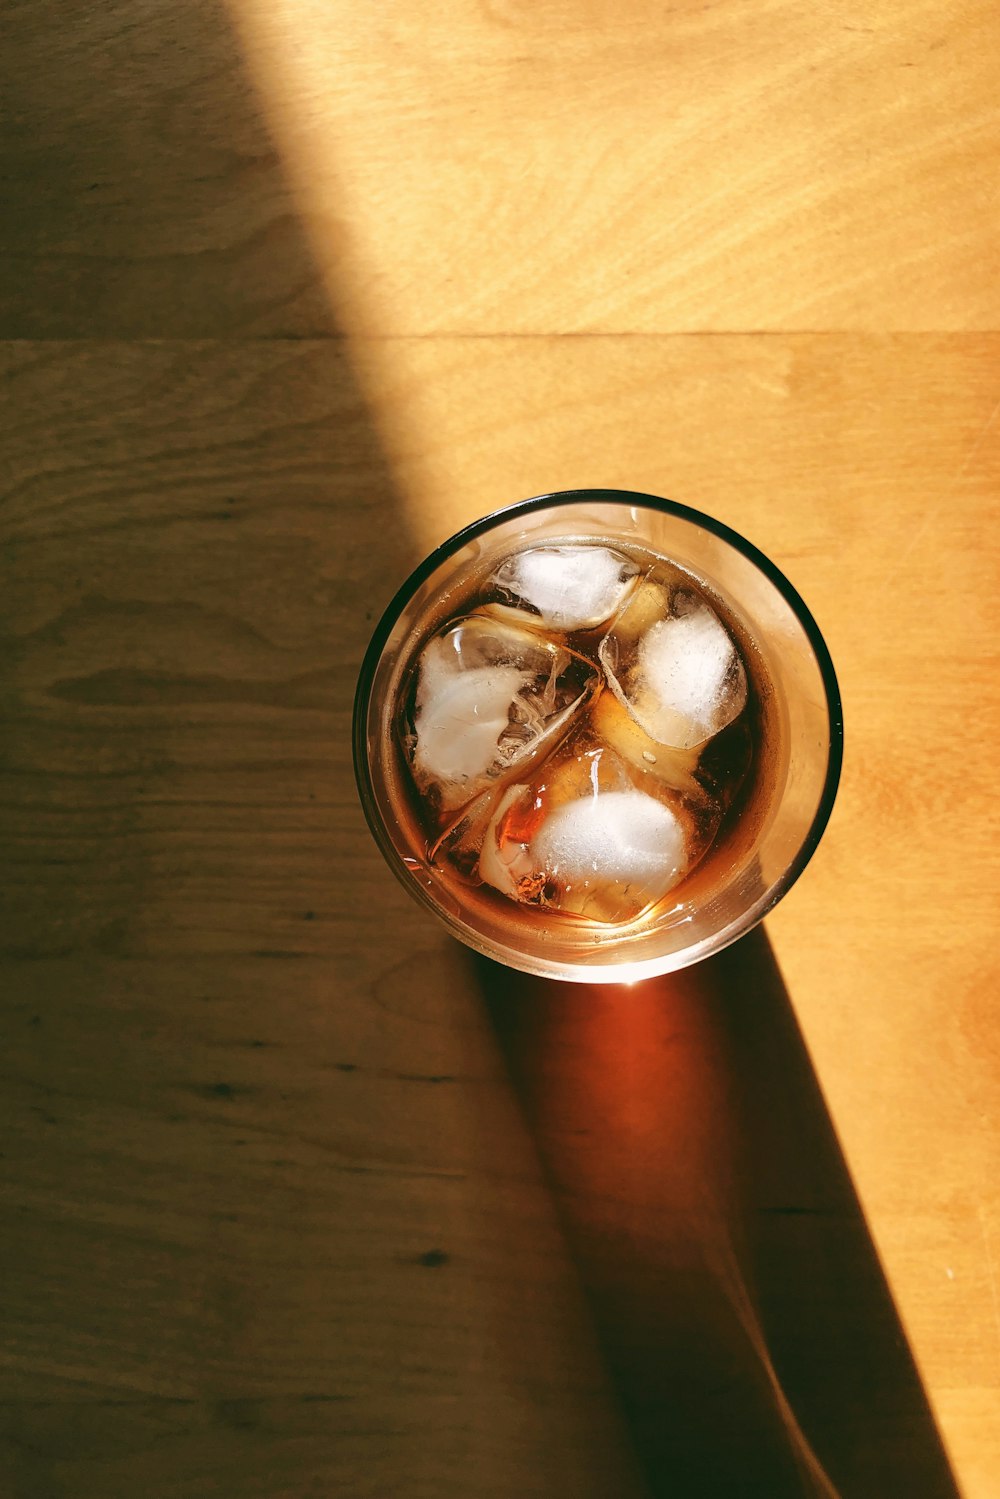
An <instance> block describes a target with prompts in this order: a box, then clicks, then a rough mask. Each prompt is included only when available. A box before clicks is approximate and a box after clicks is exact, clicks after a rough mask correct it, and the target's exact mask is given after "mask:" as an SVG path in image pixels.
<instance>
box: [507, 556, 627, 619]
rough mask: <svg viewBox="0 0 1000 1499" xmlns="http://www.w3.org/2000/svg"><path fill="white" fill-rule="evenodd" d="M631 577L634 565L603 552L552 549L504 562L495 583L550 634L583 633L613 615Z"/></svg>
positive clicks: (618, 606) (619, 557)
mask: <svg viewBox="0 0 1000 1499" xmlns="http://www.w3.org/2000/svg"><path fill="white" fill-rule="evenodd" d="M636 574H637V568H636V566H635V563H634V562H632V561H631V560H630V559H629V558H628V557H624V556H622V555H621V553H619V552H613V551H611V550H610V549H609V548H608V547H596V546H551V547H533V548H532V549H531V550H530V551H526V552H518V553H517V554H516V555H515V556H513V557H510V558H508V560H507V561H506V562H505V563H504V564H503V566H502V567H500V568H499V569H498V571H497V574H496V581H497V582H498V583H499V584H500V586H501V587H502V588H505V589H506V590H507V591H508V592H509V593H512V594H514V595H515V597H516V598H518V599H521V600H522V601H523V602H524V603H525V604H528V605H529V606H530V607H531V608H532V609H535V610H537V612H538V614H539V615H541V618H542V621H543V622H544V623H545V624H548V625H551V626H552V627H553V629H556V630H583V629H589V628H591V627H593V626H595V625H599V624H602V623H603V622H604V621H605V620H608V619H610V618H611V617H612V615H613V614H615V613H617V611H618V609H619V608H620V607H621V604H622V602H623V600H624V598H625V596H626V594H627V593H628V591H629V589H630V588H631V587H632V584H633V581H634V579H635V577H636Z"/></svg>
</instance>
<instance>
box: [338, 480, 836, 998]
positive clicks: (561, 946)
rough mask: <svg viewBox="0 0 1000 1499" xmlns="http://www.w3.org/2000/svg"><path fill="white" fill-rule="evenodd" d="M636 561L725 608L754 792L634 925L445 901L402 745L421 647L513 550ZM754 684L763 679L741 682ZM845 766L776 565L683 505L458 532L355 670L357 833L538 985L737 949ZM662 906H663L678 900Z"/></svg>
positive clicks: (629, 507)
mask: <svg viewBox="0 0 1000 1499" xmlns="http://www.w3.org/2000/svg"><path fill="white" fill-rule="evenodd" d="M580 542H590V543H596V544H600V545H606V546H610V547H614V546H616V544H619V545H621V546H622V547H623V548H624V549H625V550H626V551H631V552H632V554H633V555H635V551H636V549H637V548H641V549H643V550H644V551H646V552H650V553H653V554H655V555H657V556H660V557H662V558H664V559H666V560H667V561H669V562H670V563H672V564H674V565H675V566H677V567H679V568H681V569H682V570H683V571H685V572H687V573H689V574H690V575H691V576H692V577H693V579H694V580H695V582H696V583H698V584H700V585H701V586H702V588H703V589H704V590H706V591H707V593H708V595H709V597H711V595H713V594H714V595H716V596H717V597H718V598H720V599H721V600H722V601H723V603H724V605H725V607H726V610H727V611H728V613H729V614H730V615H731V616H732V618H733V620H734V621H735V622H736V624H737V625H738V627H739V629H740V633H741V634H743V635H744V637H745V638H746V639H747V640H748V641H749V642H750V643H751V646H752V649H753V650H754V651H755V652H756V653H757V657H758V660H759V664H760V670H759V682H760V683H762V684H763V692H762V697H763V702H762V705H761V713H760V725H759V726H760V731H761V732H760V738H759V742H758V743H757V745H756V747H755V768H754V774H753V778H752V784H751V786H750V788H749V791H748V792H747V794H746V796H745V797H744V798H743V799H742V802H741V804H740V806H739V809H738V813H737V815H736V816H735V817H734V818H733V819H732V821H731V824H730V825H729V826H728V828H727V829H726V831H725V835H724V837H723V838H722V839H721V841H720V844H719V846H718V847H713V849H712V850H711V852H710V854H709V855H708V857H707V858H706V859H704V860H703V861H702V862H701V863H700V864H699V865H697V866H696V867H695V869H694V870H693V871H692V873H691V874H689V875H688V876H687V878H686V879H685V880H684V881H683V883H682V884H681V885H680V886H678V887H677V891H676V895H677V897H678V898H677V899H676V900H673V899H672V900H670V901H667V902H665V903H661V905H660V907H659V908H654V909H653V910H652V911H651V912H650V913H648V914H646V915H644V916H643V917H642V918H640V919H639V920H637V921H634V922H631V923H628V924H624V925H622V926H610V925H609V926H601V925H599V924H598V923H592V922H586V921H580V920H575V919H572V918H567V917H564V916H560V915H559V914H558V913H554V912H548V911H542V910H540V909H538V908H536V907H531V906H523V905H519V904H517V903H516V902H514V901H509V900H504V899H503V898H497V897H496V896H495V895H493V896H492V898H486V897H485V896H484V895H483V893H482V892H477V891H476V890H475V889H474V888H472V887H469V888H468V889H467V890H466V889H463V888H462V887H461V886H460V885H456V883H455V881H454V880H448V879H445V878H443V877H442V871H441V868H440V866H439V865H437V864H436V863H435V862H434V861H433V860H432V859H431V858H430V857H429V854H428V843H427V837H426V833H425V832H424V830H423V828H422V827H421V824H420V819H419V816H418V814H417V812H416V810H415V806H414V792H413V788H412V782H411V780H410V775H409V769H408V767H407V765H406V763H405V757H404V753H403V748H402V745H401V743H400V736H399V732H398V723H399V717H400V698H401V692H402V690H403V686H404V682H405V680H406V678H407V674H408V670H409V668H410V667H411V665H412V662H413V659H414V656H415V654H416V652H417V651H418V650H419V648H420V646H421V645H422V643H423V642H424V641H425V640H426V639H427V638H428V636H429V635H430V634H431V633H433V631H434V630H436V629H438V628H439V627H440V626H441V625H443V624H444V623H445V622H446V621H447V620H449V619H450V618H452V617H454V616H455V615H456V614H458V613H460V612H461V611H462V606H463V603H464V601H465V598H466V596H467V594H468V593H469V591H470V588H472V587H474V586H475V582H476V580H477V579H478V580H481V579H484V578H485V577H487V576H488V575H489V573H490V572H491V571H492V570H493V569H494V568H495V567H496V566H497V565H499V564H500V563H501V562H502V561H503V560H504V559H505V558H507V557H509V556H510V555H511V553H513V552H516V551H518V550H520V549H523V548H524V547H526V546H539V545H557V544H570V543H580ZM754 675H755V676H756V675H758V674H756V673H754ZM842 750H843V726H842V713H841V704H840V696H839V692H838V688H837V679H836V675H835V673H834V668H833V663H832V661H831V659H830V653H829V651H828V650H827V647H826V645H825V643H824V641H823V638H822V636H821V634H820V632H819V629H818V627H817V625H816V623H815V621H814V620H813V617H812V615H811V614H810V613H809V610H808V609H807V607H806V605H805V604H804V602H803V601H802V599H801V598H800V597H799V595H798V594H797V593H796V591H795V589H794V588H793V587H792V585H791V583H789V581H788V579H787V578H786V577H785V576H784V575H783V574H782V573H781V572H780V571H779V570H778V568H776V567H775V566H774V564H773V563H772V562H770V561H768V559H767V558H766V557H765V556H764V555H763V554H762V553H761V552H760V551H758V550H757V548H756V547H755V546H753V545H752V544H751V543H750V542H749V541H747V540H746V539H745V538H744V537H742V536H740V535H739V534H738V533H737V532H735V531H733V530H732V529H731V528H730V527H729V526H726V525H723V524H722V523H721V522H720V521H718V520H714V519H713V518H712V517H711V516H708V515H703V514H701V513H700V512H699V511H697V510H693V509H690V508H689V507H688V506H686V505H679V504H675V503H674V502H673V501H670V500H664V499H658V498H657V497H656V496H654V495H647V494H635V493H632V492H630V491H625V490H607V489H578V490H570V491H566V492H563V493H559V494H547V495H540V496H538V497H537V498H535V499H530V500H523V501H521V502H520V503H518V504H514V505H510V506H508V507H506V508H504V509H502V510H498V511H496V512H494V513H493V514H492V515H488V516H486V517H485V518H483V519H482V520H477V521H475V522H474V523H473V524H472V525H470V526H466V527H465V529H464V530H462V531H459V532H458V533H457V534H456V535H455V536H452V537H451V538H450V540H448V541H446V542H444V543H443V545H441V546H439V547H438V548H437V550H436V551H434V552H432V553H431V555H430V556H429V557H427V558H426V559H425V560H424V561H423V562H422V563H421V564H420V566H419V567H418V568H417V569H416V571H415V572H414V573H413V574H412V575H411V576H410V577H409V578H408V579H407V580H406V582H405V583H404V584H403V586H402V587H401V588H400V590H399V592H398V593H397V594H396V596H395V598H394V599H393V600H392V602H391V603H390V605H389V607H388V608H387V610H386V611H385V614H384V615H383V617H382V619H381V620H380V622H379V624H378V626H377V628H376V630H375V633H374V635H373V637H372V640H371V643H370V645H369V647H368V651H367V653H366V655H365V658H364V662H363V665H362V668H361V674H360V677H359V681H358V688H357V694H356V698H355V706H354V764H355V773H356V776H357V782H358V789H359V792H360V796H361V802H362V806H363V808H364V812H365V816H366V818H367V820H368V824H369V826H370V828H371V831H372V833H373V835H374V837H375V840H376V842H377V844H378V846H379V848H380V849H381V851H382V854H383V855H384V857H385V859H386V861H387V863H388V864H389V867H390V868H391V869H392V871H393V873H394V874H395V875H396V876H397V877H398V878H399V879H400V881H401V882H402V883H403V885H404V886H405V887H406V889H407V890H408V891H409V892H410V894H411V895H412V896H414V897H415V898H416V900H418V901H419V902H420V903H421V904H422V905H424V906H425V907H426V908H427V909H428V910H429V911H430V912H432V913H433V914H434V916H436V917H437V918H438V919H439V920H440V921H442V922H443V923H444V924H445V926H446V927H447V928H448V930H449V931H450V932H451V933H452V934H453V935H454V936H455V937H457V938H458V939H459V940H460V941H462V942H465V943H466V944H468V946H469V947H472V948H474V949H475V950H476V951H477V952H480V953H484V954H485V955H487V956H488V957H490V958H493V959H496V960H497V961H499V962H501V963H505V964H508V965H509V966H510V967H513V968H519V969H522V970H523V971H524V972H526V973H532V974H536V975H539V976H542V977H548V978H558V979H568V980H577V981H581V982H588V983H602V982H603V983H628V982H635V981H637V980H640V979H643V978H647V977H651V976H653V975H655V974H662V973H668V972H670V971H672V970H674V969H678V968H683V967H685V966H687V965H688V964H691V963H695V962H698V961H699V960H701V959H702V958H706V957H708V956H709V955H710V954H712V953H716V952H718V951H719V950H720V949H721V948H723V947H726V946H728V945H729V943H731V942H735V941H736V939H737V938H738V937H741V936H742V935H743V934H744V933H745V932H747V931H749V930H750V928H751V927H753V926H755V925H756V923H757V922H759V921H760V920H761V919H762V917H764V916H765V915H766V914H767V912H768V911H770V910H771V909H772V908H773V907H774V906H775V904H776V903H777V902H778V901H779V900H780V899H781V897H782V896H783V895H784V894H785V893H786V892H787V891H788V890H789V889H790V887H791V886H792V884H793V883H794V881H795V880H796V879H797V878H798V876H799V875H800V874H801V873H802V870H803V869H804V868H805V866H806V864H807V863H808V861H809V858H810V856H811V855H812V853H813V851H814V849H815V848H816V845H817V844H818V842H819V840H820V837H821V835H822V833H823V829H824V828H825V826H826V823H827V820H828V819H829V816H830V812H831V810H832V807H833V802H834V798H835V796H836V791H837V783H838V780H839V776H840V766H841V759H842ZM673 894H674V892H672V893H671V895H672V896H673Z"/></svg>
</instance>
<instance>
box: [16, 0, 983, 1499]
mask: <svg viewBox="0 0 1000 1499" xmlns="http://www.w3.org/2000/svg"><path fill="white" fill-rule="evenodd" d="M3 35H4V43H3V49H2V68H3V73H4V80H3V89H2V98H3V110H4V120H3V133H2V145H0V151H2V173H0V175H2V178H3V186H4V199H5V203H4V209H3V216H2V223H0V261H2V269H0V337H2V338H3V339H4V340H5V342H4V343H3V347H2V350H0V357H2V361H3V371H4V374H3V386H2V390H3V395H4V422H3V429H2V435H0V499H2V515H0V526H2V529H0V569H2V575H0V631H2V637H0V717H2V730H0V733H2V739H0V823H2V826H0V836H2V847H3V901H2V911H0V943H2V951H3V961H2V967H0V986H2V991H3V1005H2V1010H0V1025H2V1048H0V1076H2V1081H0V1121H2V1129H0V1134H2V1139H0V1149H2V1163H0V1164H2V1172H0V1180H2V1185H3V1218H2V1233H0V1303H2V1316H0V1328H2V1332H0V1495H2V1496H3V1499H8V1496H10V1499H90V1496H95V1499H97V1496H100V1499H136V1496H143V1499H161V1496H162V1499H166V1496H177V1499H180V1496H183V1499H200V1496H206V1499H207V1496H210V1495H211V1496H213V1499H214V1496H220V1495H224V1496H230V1495H232V1496H238V1499H254V1496H268V1499H277V1496H281V1499H298V1496H306V1495H323V1496H329V1495H343V1496H350V1499H364V1496H372V1499H397V1496H398V1499H487V1496H489V1499H529V1496H532V1499H533V1496H538V1499H638V1496H641V1495H647V1496H656V1499H659V1496H665V1495H677V1496H684V1499H686V1496H695V1495H710V1496H716V1495H723V1496H729V1495H732V1496H735V1499H743V1496H754V1495H757V1494H761V1495H764V1496H768V1499H783V1496H785V1495H789V1496H792V1495H799V1494H819V1495H833V1494H839V1495H842V1496H845V1499H855V1496H856V1499H883V1496H885V1499H896V1496H897V1495H903V1494H906V1495H919V1496H924V1495H927V1496H938V1495H946V1494H954V1493H955V1492H956V1491H960V1492H961V1493H963V1494H965V1495H967V1496H969V1499H994V1496H996V1495H997V1494H998V1493H1000V1300H998V1297H1000V1282H998V1277H1000V1239H998V1235H1000V1194H998V1181H1000V1159H998V1156H1000V1152H998V1125H997V1121H998V1116H1000V1049H998V1040H997V1037H998V1033H1000V1032H998V1025H997V1010H996V1005H997V974H996V964H995V960H994V951H995V945H996V938H997V924H996V904H995V897H996V873H997V860H996V854H995V846H996V826H997V823H996V812H995V805H996V750H995V746H996V742H997V718H996V712H995V708H996V692H995V688H994V679H993V676H992V675H991V671H990V667H991V664H992V650H993V636H991V631H992V632H994V634H995V630H996V624H997V613H996V605H995V601H996V591H997V575H996V567H995V560H996V541H995V531H994V528H995V526H996V523H997V510H996V505H995V496H996V490H997V480H998V477H1000V422H998V420H997V412H998V401H1000V366H998V356H1000V333H998V331H997V330H998V329H1000V282H998V279H997V249H998V238H1000V236H998V228H997V214H996V172H997V160H998V152H997V147H998V139H997V137H998V134H1000V116H998V114H997V111H996V105H995V74H996V58H997V55H998V45H1000V12H998V11H997V8H996V7H995V6H994V5H991V4H987V3H986V0H955V3H954V4H952V5H949V6H945V5H943V4H940V3H939V4H918V5H917V6H911V5H903V4H902V3H899V0H896V3H889V0H873V3H872V4H871V5H869V6H867V7H865V8H864V9H863V10H859V9H858V8H857V7H847V6H846V5H844V4H841V3H838V0H824V3H823V4H822V5H816V6H795V5H791V4H785V3H778V4H775V5H768V6H761V5H759V4H756V3H751V0H721V3H718V4H715V5H701V4H697V5H687V4H681V5H677V6H670V7H667V6H663V5H658V4H653V3H651V0H634V3H632V4H630V5H626V6H621V5H611V4H609V3H606V0H575V3H573V0H551V3H547V4H546V3H537V0H536V3H529V0H482V3H480V4H478V5H475V4H471V3H470V4H462V3H458V0H451V3H446V0H431V3H430V4H425V5H417V4H416V3H410V0H399V3H397V4H393V5H386V6H369V7H359V6H356V5H349V4H347V3H346V0H327V3H326V4H324V5H319V4H313V5H307V4H305V3H303V0H299V3H291V0H289V3H281V0H229V5H228V8H225V7H223V6H221V5H220V4H219V3H218V0H197V3H196V0H163V3H162V4H160V5H157V6H140V5H139V4H138V3H137V0H102V3H100V4H97V5H94V6H85V7H81V6H71V5H69V4H68V3H64V0H63V3H61V0H32V3H31V4H27V3H18V0H10V3H8V4H7V5H6V7H5V8H4V20H3ZM581 484H591V485H609V486H617V487H629V488H635V489H641V490H648V491H652V492H653V493H660V494H667V495H670V496H672V497H674V498H675V499H678V500H682V501H685V502H687V503H691V504H694V505H696V506H699V507H701V508H704V509H706V510H708V511H710V512H712V513H713V514H715V515H718V516H720V517H721V518H723V519H724V520H726V521H728V522H730V523H731V524H733V525H734V526H735V527H736V528H737V529H738V530H740V531H742V532H744V533H745V534H747V535H748V536H750V537H751V538H752V539H753V540H754V541H755V542H756V543H757V544H758V545H759V546H760V547H761V548H763V549H764V550H765V551H766V552H767V553H769V555H770V556H771V557H773V558H774V559H775V561H776V562H777V563H778V564H779V566H781V567H782V568H783V569H784V570H785V571H786V572H787V573H788V574H789V575H790V576H791V578H792V579H793V581H794V582H795V583H796V585H797V586H798V587H799V589H800V590H801V591H802V593H803V594H804V595H805V596H806V598H807V599H808V600H809V602H810V604H811V606H812V607H813V609H814V611H815V613H816V615H817V617H818V619H819V621H820V624H821V626H822V628H823V630H824V632H825V633H826V636H827V639H828V641H829V643H830V646H831V649H832V651H833V655H834V657H835V660H836V662H837V665H838V669H839V672H840V675H841V680H842V686H843V690H844V697H845V708H846V718H847V734H848V749H847V760H846V767H845V775H844V781H843V785H842V789H841V794H840V799H839V802H838V805H837V808H836V811H835V814H834V817H833V820H832V823H831V825H830V828H829V830H828V833H827V835H826V838H825V841H824V843H823V845H822V847H821V849H820V851H819V853H818V854H817V855H816V857H815V859H814V861H813V863H812V865H811V866H810V868H809V870H808V871H807V873H806V875H805V876H804V877H803V879H802V881H801V882H800V884H799V885H798V886H797V887H796V889H795V890H794V892H793V893H792V894H791V895H790V896H789V897H788V899H787V900H786V902H785V903H784V904H783V905H782V907H781V908H780V909H779V910H778V911H777V912H776V913H775V915H774V917H773V919H771V920H769V921H768V923H767V935H766V936H764V935H763V934H761V933H758V934H756V935H755V936H754V937H752V938H750V939H748V940H747V941H746V942H744V943H743V944H741V945H739V946H738V947H737V948H735V949H733V950H731V951H730V952H729V953H728V954H726V955H725V956H724V957H722V958H720V959H718V960H717V961H715V962H713V963H711V964H708V965H705V966H704V967H703V968H700V969H698V970H694V971H692V972H690V973H688V974H686V975H684V976H683V977H681V978H679V979H677V980H674V981H672V982H666V981H665V982H664V983H662V984H657V985H651V986H649V987H648V988H643V989H639V990H635V991H632V992H631V993H630V994H624V995H623V994H622V993H620V992H619V993H612V992H608V991H604V992H598V991H586V990H581V989H577V988H572V989H570V988H562V987H560V986H548V987H546V986H541V985H537V984H531V983H528V982H527V981H522V980H521V979H520V978H519V977H518V976H516V975H513V974H509V973H501V972H499V971H497V970H493V969H490V968H488V967H486V966H484V965H481V964H477V963H475V962H474V961H473V960H472V959H471V957H470V956H469V955H467V954H466V953H465V952H464V951H463V950H459V949H458V948H457V947H456V946H454V945H453V944H452V943H451V942H450V940H449V939H447V938H446V937H445V936H444V935H442V934H441V933H440V932H438V931H437V930H436V929H435V927H434V925H433V923H431V922H429V921H428V920H427V919H425V917H424V915H423V914H422V913H421V912H420V911H419V910H418V909H417V908H416V906H413V905H411V903H410V902H409V901H408V899H407V897H406V895H405V893H404V892H403V891H402V890H401V889H399V888H397V886H396V884H395V882H394V881H393V879H392V877H391V875H390V874H389V873H388V872H387V870H386V869H385V868H384V867H383V865H382V863H381V861H380V859H379V856H378V854H377V852H376V850H375V848H374V846H373V844H372V842H371V840H370V838H369V836H368V834H367V831H366V829H365V827H364V824H363V821H362V817H361V814H360V811H359V808H358V805H357V802H356V798H355V793H354V789H353V781H352V775H351V768H350V757H349V748H348V737H349V720H350V711H351V699H352V692H353V684H354V679H355V675H356V671H357V668H358V664H359V661H360V658H361V654H362V651H363V649H364V646H365V643H366V639H367V636H368V634H369V632H370V629H371V625H372V621H373V619H374V618H375V617H376V616H377V614H378V611H379V610H380V609H381V608H382V606H383V605H384V604H385V602H386V601H387V599H388V598H389V596H390V595H391V593H392V592H393V590H394V589H395V587H396V586H397V585H398V583H399V582H400V580H401V579H402V577H403V576H404V574H405V571H406V569H407V568H408V566H409V565H410V564H411V563H412V562H413V561H414V560H415V559H416V558H417V557H418V556H419V555H421V554H422V553H423V552H424V551H425V550H426V549H427V548H428V546H429V545H430V544H431V543H433V542H435V541H437V540H440V539H441V538H443V537H444V536H445V535H446V534H448V533H449V532H450V531H451V530H453V529H454V528H455V527H456V526H457V525H458V524H460V523H461V522H463V521H465V520H467V519H469V518H471V517H474V516H476V515H479V514H481V513H484V512H486V511H487V510H489V509H490V508H492V507H493V506H495V505H497V504H499V503H502V502H505V501H509V500H513V499H517V498H520V497H522V496H524V495H528V494H533V493H538V492H542V491H545V490H549V489H558V488H566V487H573V486H577V485H581Z"/></svg>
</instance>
